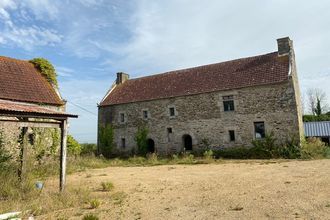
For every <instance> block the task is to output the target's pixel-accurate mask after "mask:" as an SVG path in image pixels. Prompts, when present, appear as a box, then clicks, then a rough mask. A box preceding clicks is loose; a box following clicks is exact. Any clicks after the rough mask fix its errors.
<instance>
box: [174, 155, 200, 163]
mask: <svg viewBox="0 0 330 220" xmlns="http://www.w3.org/2000/svg"><path fill="white" fill-rule="evenodd" d="M196 162H197V161H196V160H195V156H194V155H193V154H183V156H182V157H181V158H180V159H179V160H178V161H177V163H178V164H195V163H196Z"/></svg>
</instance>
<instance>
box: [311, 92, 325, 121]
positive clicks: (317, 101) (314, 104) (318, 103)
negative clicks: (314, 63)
mask: <svg viewBox="0 0 330 220" xmlns="http://www.w3.org/2000/svg"><path fill="white" fill-rule="evenodd" d="M307 96H308V107H309V111H310V113H311V114H312V115H316V116H320V115H322V114H323V113H325V112H326V111H327V110H328V104H327V98H326V94H325V92H324V91H322V90H321V89H316V88H313V89H309V90H308V92H307Z"/></svg>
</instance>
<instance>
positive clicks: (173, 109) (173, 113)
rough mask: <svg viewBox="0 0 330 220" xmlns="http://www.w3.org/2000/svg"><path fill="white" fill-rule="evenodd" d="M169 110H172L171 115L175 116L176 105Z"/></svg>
mask: <svg viewBox="0 0 330 220" xmlns="http://www.w3.org/2000/svg"><path fill="white" fill-rule="evenodd" d="M169 111H170V116H175V108H174V107H170V108H169Z"/></svg>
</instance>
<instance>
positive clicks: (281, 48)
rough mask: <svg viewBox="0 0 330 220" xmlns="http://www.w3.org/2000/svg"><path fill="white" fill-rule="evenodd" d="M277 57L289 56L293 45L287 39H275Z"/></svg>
mask: <svg viewBox="0 0 330 220" xmlns="http://www.w3.org/2000/svg"><path fill="white" fill-rule="evenodd" d="M277 47H278V56H285V55H289V54H290V52H291V51H292V50H293V43H292V40H291V39H290V38H289V37H283V38H279V39H277Z"/></svg>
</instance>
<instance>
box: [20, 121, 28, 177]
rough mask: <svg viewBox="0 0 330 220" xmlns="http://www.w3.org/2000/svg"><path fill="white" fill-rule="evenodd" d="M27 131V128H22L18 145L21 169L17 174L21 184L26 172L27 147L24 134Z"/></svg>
mask: <svg viewBox="0 0 330 220" xmlns="http://www.w3.org/2000/svg"><path fill="white" fill-rule="evenodd" d="M27 131H28V128H27V127H22V131H21V143H20V148H21V149H20V151H21V152H20V162H21V167H20V169H19V172H18V177H19V179H20V180H21V182H24V181H25V180H26V171H27V151H28V146H27V140H26V139H27V138H26V133H27Z"/></svg>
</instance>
